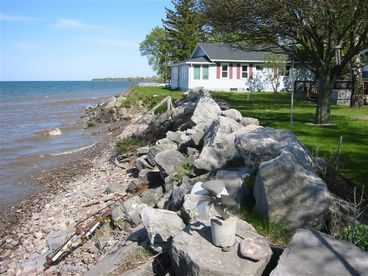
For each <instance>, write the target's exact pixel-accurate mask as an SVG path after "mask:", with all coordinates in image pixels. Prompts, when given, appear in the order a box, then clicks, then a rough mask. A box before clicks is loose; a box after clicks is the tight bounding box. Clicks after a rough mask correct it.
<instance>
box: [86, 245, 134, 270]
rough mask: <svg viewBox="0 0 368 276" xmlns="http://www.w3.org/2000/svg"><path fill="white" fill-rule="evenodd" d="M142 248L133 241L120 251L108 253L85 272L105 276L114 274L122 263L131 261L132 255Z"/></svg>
mask: <svg viewBox="0 0 368 276" xmlns="http://www.w3.org/2000/svg"><path fill="white" fill-rule="evenodd" d="M137 250H141V247H140V246H139V245H138V244H137V243H132V244H130V245H128V246H122V247H120V248H119V250H118V251H116V252H114V253H112V254H108V255H106V256H105V257H103V258H102V259H101V260H99V262H98V263H97V264H96V265H95V266H94V267H91V268H89V271H88V272H86V273H85V275H86V276H103V275H112V274H114V273H113V272H114V271H115V270H116V269H118V268H119V267H120V266H121V265H122V264H124V263H126V262H128V261H129V258H131V256H132V255H134V254H135V252H137Z"/></svg>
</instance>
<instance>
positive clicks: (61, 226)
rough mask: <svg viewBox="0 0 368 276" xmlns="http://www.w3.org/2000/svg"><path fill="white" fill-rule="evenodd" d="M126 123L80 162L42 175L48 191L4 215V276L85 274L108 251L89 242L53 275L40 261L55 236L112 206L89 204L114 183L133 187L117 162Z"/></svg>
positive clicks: (0, 256) (0, 259)
mask: <svg viewBox="0 0 368 276" xmlns="http://www.w3.org/2000/svg"><path fill="white" fill-rule="evenodd" d="M126 125H127V123H126V122H125V123H124V122H117V123H115V124H114V125H112V127H111V128H110V129H111V131H110V133H109V134H110V135H109V137H108V138H107V139H106V141H104V142H101V143H99V144H96V145H95V146H93V147H91V148H89V149H86V150H84V151H81V152H79V153H78V154H76V156H75V158H74V161H71V162H69V163H67V164H65V165H64V166H62V167H60V168H57V169H55V170H52V171H50V172H47V173H44V174H42V175H40V176H39V177H38V178H37V181H38V182H39V183H40V184H42V185H43V186H44V189H43V191H42V192H40V193H39V194H37V195H35V196H33V197H31V198H30V199H28V200H25V201H23V202H21V203H20V204H19V205H18V206H16V207H13V208H12V209H10V210H9V211H8V212H6V213H4V214H1V217H0V227H1V229H0V238H1V240H0V274H5V275H30V274H32V275H34V274H43V275H56V274H60V273H61V274H68V275H79V273H82V274H83V271H87V270H88V267H89V266H93V265H94V264H95V263H96V262H97V261H98V260H99V258H100V257H101V256H103V255H104V254H105V253H107V252H103V251H99V250H98V249H97V248H96V246H95V244H94V242H92V243H91V242H88V243H86V244H85V245H83V246H82V247H81V248H79V249H78V250H76V252H74V253H73V254H72V255H73V256H70V257H68V258H65V259H64V260H63V261H62V262H60V263H59V264H57V265H55V266H53V267H51V268H50V269H48V270H47V271H44V268H43V263H40V260H44V257H45V255H47V254H48V253H49V246H48V244H47V240H48V238H49V240H50V235H51V236H52V235H53V234H57V233H62V232H63V231H64V232H65V231H70V232H71V231H73V230H74V227H75V225H76V224H77V223H78V222H79V221H81V220H84V219H86V218H87V217H89V216H91V215H93V214H94V213H95V212H97V211H98V210H100V209H102V208H103V207H104V206H106V205H107V204H108V203H109V202H107V203H106V202H101V203H99V204H95V205H92V206H88V207H86V206H85V205H86V204H87V203H89V202H91V201H95V200H98V199H101V198H103V197H105V196H106V195H105V194H104V191H105V189H106V187H107V186H108V185H109V184H111V183H117V184H120V185H122V186H123V187H125V186H127V185H128V182H129V180H130V176H129V175H128V173H127V171H126V170H122V169H121V168H119V167H117V166H115V165H114V164H113V162H111V158H112V156H113V155H114V154H115V151H114V146H115V140H116V136H117V135H118V134H120V133H121V132H122V130H123V129H124V128H125V126H126ZM111 235H112V236H114V233H111ZM122 238H123V237H118V236H117V237H116V239H113V240H112V241H111V242H112V243H116V244H118V243H119V240H121V239H122ZM91 244H92V245H93V246H91ZM113 245H114V244H112V246H111V247H110V248H111V249H113V248H114V246H113ZM86 247H87V248H86Z"/></svg>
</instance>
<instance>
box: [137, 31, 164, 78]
mask: <svg viewBox="0 0 368 276" xmlns="http://www.w3.org/2000/svg"><path fill="white" fill-rule="evenodd" d="M139 51H140V52H141V55H142V56H147V58H148V64H149V65H151V66H152V69H153V70H154V71H155V72H156V73H157V74H158V75H159V76H160V77H161V78H162V79H164V80H166V79H167V78H168V76H169V71H170V70H169V67H168V54H169V51H168V43H167V33H166V31H165V30H164V29H163V28H160V27H158V26H157V27H155V28H153V29H152V31H151V32H150V33H149V34H148V35H146V37H145V39H144V40H143V41H142V42H141V43H140V44H139Z"/></svg>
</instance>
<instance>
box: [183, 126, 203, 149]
mask: <svg viewBox="0 0 368 276" xmlns="http://www.w3.org/2000/svg"><path fill="white" fill-rule="evenodd" d="M204 133H205V125H204V124H199V125H196V126H195V127H193V128H191V129H188V130H187V134H188V135H189V136H190V137H191V138H192V141H193V144H194V145H195V146H196V147H198V146H200V145H202V143H203V137H204Z"/></svg>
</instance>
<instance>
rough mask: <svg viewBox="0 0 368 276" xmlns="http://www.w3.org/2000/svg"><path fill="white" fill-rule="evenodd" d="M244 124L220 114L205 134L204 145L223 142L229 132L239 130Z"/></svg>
mask: <svg viewBox="0 0 368 276" xmlns="http://www.w3.org/2000/svg"><path fill="white" fill-rule="evenodd" d="M242 127H243V126H242V125H241V124H239V123H237V122H236V121H234V120H233V119H231V118H226V117H222V116H219V117H217V118H215V119H214V120H213V122H212V124H211V125H210V127H209V128H208V129H207V130H206V133H205V135H204V146H207V147H209V146H215V145H217V144H222V143H223V141H224V139H225V136H226V135H227V134H230V133H233V132H235V131H238V130H240V129H241V128H242ZM232 142H233V141H232Z"/></svg>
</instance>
